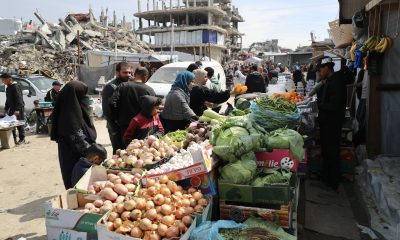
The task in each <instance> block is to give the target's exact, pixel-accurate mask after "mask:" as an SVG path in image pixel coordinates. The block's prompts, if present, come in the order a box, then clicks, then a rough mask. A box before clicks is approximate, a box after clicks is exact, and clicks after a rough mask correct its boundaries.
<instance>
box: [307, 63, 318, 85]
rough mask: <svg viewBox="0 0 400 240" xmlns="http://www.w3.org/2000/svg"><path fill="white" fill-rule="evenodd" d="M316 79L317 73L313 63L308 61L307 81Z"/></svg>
mask: <svg viewBox="0 0 400 240" xmlns="http://www.w3.org/2000/svg"><path fill="white" fill-rule="evenodd" d="M316 79H317V75H316V72H315V69H314V64H313V63H310V66H309V67H308V71H307V81H308V80H314V81H315V80H316Z"/></svg>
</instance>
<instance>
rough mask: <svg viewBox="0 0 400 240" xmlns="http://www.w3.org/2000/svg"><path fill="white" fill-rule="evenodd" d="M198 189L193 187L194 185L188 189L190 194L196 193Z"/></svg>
mask: <svg viewBox="0 0 400 240" xmlns="http://www.w3.org/2000/svg"><path fill="white" fill-rule="evenodd" d="M196 191H197V190H196V188H193V187H190V188H189V189H188V193H189V194H192V193H194V192H196Z"/></svg>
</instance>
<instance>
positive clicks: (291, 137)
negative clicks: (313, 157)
mask: <svg viewBox="0 0 400 240" xmlns="http://www.w3.org/2000/svg"><path fill="white" fill-rule="evenodd" d="M267 139H268V143H267V144H268V148H269V149H289V150H290V153H291V154H292V155H293V157H294V158H295V159H296V160H298V161H301V160H302V159H303V157H304V148H303V146H304V141H303V137H302V136H301V135H300V134H299V133H298V132H296V131H295V130H292V129H286V128H282V129H278V130H275V131H273V132H271V133H270V135H269V136H268V137H267ZM264 141H265V139H264Z"/></svg>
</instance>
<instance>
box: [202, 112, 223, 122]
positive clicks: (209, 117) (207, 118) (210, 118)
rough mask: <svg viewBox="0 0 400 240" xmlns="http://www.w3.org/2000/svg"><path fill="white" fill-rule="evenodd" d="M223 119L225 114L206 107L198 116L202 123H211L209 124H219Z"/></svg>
mask: <svg viewBox="0 0 400 240" xmlns="http://www.w3.org/2000/svg"><path fill="white" fill-rule="evenodd" d="M224 120H225V116H222V115H220V114H218V113H217V112H214V111H213V110H211V109H207V110H205V111H204V112H203V115H202V116H201V117H200V118H199V121H200V122H202V123H211V125H215V124H219V123H221V122H222V121H224Z"/></svg>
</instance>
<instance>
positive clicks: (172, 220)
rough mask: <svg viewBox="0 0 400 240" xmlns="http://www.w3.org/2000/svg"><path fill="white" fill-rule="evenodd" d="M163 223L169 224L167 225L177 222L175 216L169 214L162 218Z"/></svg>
mask: <svg viewBox="0 0 400 240" xmlns="http://www.w3.org/2000/svg"><path fill="white" fill-rule="evenodd" d="M161 223H163V224H165V225H167V226H172V225H174V223H175V216H173V215H169V216H164V217H163V218H162V219H161Z"/></svg>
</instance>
